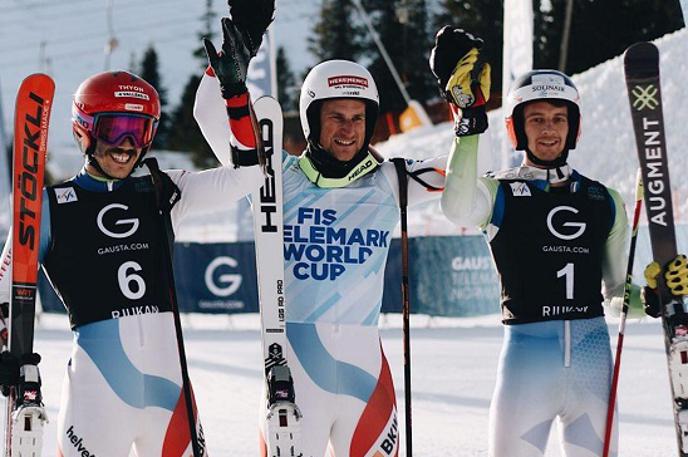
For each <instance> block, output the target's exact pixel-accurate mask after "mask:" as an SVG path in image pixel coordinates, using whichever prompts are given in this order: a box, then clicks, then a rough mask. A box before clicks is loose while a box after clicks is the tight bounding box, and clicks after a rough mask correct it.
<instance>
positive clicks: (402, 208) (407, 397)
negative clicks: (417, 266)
mask: <svg viewBox="0 0 688 457" xmlns="http://www.w3.org/2000/svg"><path fill="white" fill-rule="evenodd" d="M392 161H393V162H394V166H395V167H396V170H397V177H398V178H399V212H400V215H401V300H402V316H403V338H404V407H405V413H406V422H405V423H406V457H412V456H413V433H412V430H413V423H412V420H411V416H412V414H411V411H412V410H411V329H410V326H409V316H410V313H411V302H410V298H409V263H408V216H407V212H406V207H407V206H408V178H407V176H406V165H405V164H404V159H400V158H396V159H392Z"/></svg>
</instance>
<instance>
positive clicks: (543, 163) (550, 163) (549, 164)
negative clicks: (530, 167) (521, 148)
mask: <svg viewBox="0 0 688 457" xmlns="http://www.w3.org/2000/svg"><path fill="white" fill-rule="evenodd" d="M525 151H526V155H527V156H528V160H530V161H531V162H532V163H534V164H535V165H538V166H540V167H542V168H557V167H561V166H563V165H566V161H567V160H568V159H569V150H568V149H564V150H563V151H562V152H561V154H559V157H557V158H556V159H554V160H542V159H538V158H537V157H535V154H533V153H532V152H531V150H530V149H528V148H527V147H526V149H525Z"/></svg>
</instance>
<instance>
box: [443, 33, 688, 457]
mask: <svg viewBox="0 0 688 457" xmlns="http://www.w3.org/2000/svg"><path fill="white" fill-rule="evenodd" d="M467 43H470V44H469V46H471V47H472V50H471V52H469V53H468V55H466V54H464V53H457V52H455V49H456V48H457V47H461V46H467ZM481 46H482V40H480V39H478V38H475V37H473V36H472V35H470V34H467V33H466V32H464V31H463V30H460V29H452V28H451V27H449V26H447V27H445V28H443V29H442V30H440V31H439V32H438V34H437V37H436V44H435V47H434V48H433V51H432V55H431V67H432V69H433V72H434V73H435V75H436V76H437V78H438V82H439V84H440V87H441V89H442V90H443V91H444V92H445V93H446V95H447V99H448V101H449V103H450V107H451V109H452V112H453V113H454V114H455V118H456V123H455V133H456V139H455V143H454V145H453V148H452V151H451V153H450V158H449V162H448V166H447V181H446V189H445V192H444V193H443V196H442V208H443V210H444V213H445V215H447V217H448V218H449V219H451V220H452V221H454V222H455V223H457V224H458V225H461V226H466V227H476V226H477V227H479V228H480V229H481V230H482V231H483V233H484V234H485V236H486V238H487V240H488V242H489V245H490V249H491V251H492V256H493V259H494V262H495V266H496V268H497V271H498V273H499V276H500V281H501V291H502V292H501V307H502V322H503V323H504V324H505V338H504V346H503V349H502V353H501V357H500V361H499V367H498V377H497V383H496V387H495V391H494V395H493V398H492V403H491V407H490V422H489V424H490V426H489V441H488V442H489V447H488V455H489V456H490V457H537V456H542V455H543V454H544V452H545V448H546V445H547V439H548V436H549V433H550V428H551V426H552V423H553V422H554V420H555V419H558V421H559V435H560V443H561V446H562V450H563V452H564V455H566V456H567V457H593V456H596V457H599V456H600V455H602V448H603V439H604V432H605V425H606V418H607V402H608V396H609V386H610V382H611V367H612V356H611V351H610V345H609V335H608V331H607V326H606V323H605V321H604V309H603V303H605V304H608V305H610V306H611V308H616V309H618V308H620V305H621V304H622V300H623V298H622V296H623V291H624V281H625V266H626V262H625V260H626V246H627V237H628V227H627V218H626V212H625V208H624V205H623V201H622V199H621V197H620V195H619V194H618V192H616V191H615V190H613V189H610V188H608V187H606V186H604V185H603V184H601V183H599V182H597V181H594V180H591V179H589V178H587V177H585V176H583V175H581V174H580V173H579V172H578V171H576V170H574V169H572V168H571V167H570V166H569V165H568V163H567V158H568V154H569V151H570V150H572V149H575V147H576V144H577V141H578V137H579V136H580V129H581V116H580V97H579V93H578V90H577V89H576V86H575V84H574V83H573V81H572V80H571V79H570V78H569V77H568V76H567V75H565V74H563V73H561V72H559V71H555V70H533V71H530V72H528V73H526V74H525V75H523V76H521V77H520V78H517V79H516V80H515V81H514V82H513V83H512V85H511V89H510V92H509V94H508V95H507V97H506V98H505V99H504V104H503V108H502V109H503V110H504V113H505V118H506V126H507V132H508V134H509V139H510V140H511V144H512V146H513V147H514V149H516V150H522V151H524V152H525V154H524V158H523V163H522V165H521V166H519V167H517V168H512V169H509V170H505V171H501V172H499V173H497V174H490V175H487V176H484V177H478V176H477V152H478V140H479V137H480V134H481V133H483V132H484V131H485V130H486V129H487V116H486V114H485V102H486V101H487V99H488V98H489V96H490V68H489V64H486V63H483V62H482V61H481V59H480V52H479V50H480V48H481ZM660 270H661V269H660V268H659V266H657V265H654V266H653V267H652V268H650V269H648V271H647V272H646V275H645V276H646V277H647V278H648V284H649V288H648V287H646V288H645V290H646V295H648V296H650V295H652V293H651V291H652V289H651V288H653V287H656V281H655V282H653V281H652V278H656V276H657V275H658V274H660ZM687 271H688V270H687V269H686V262H685V258H681V257H679V258H677V260H676V262H673V263H672V264H670V265H668V266H666V268H665V269H664V273H665V274H668V275H669V277H671V278H673V279H672V281H673V283H674V284H676V285H677V288H676V289H675V293H676V294H677V295H682V294H685V293H686V292H685V290H686V285H687V284H688V281H687V280H686V274H687ZM600 284H602V289H601V290H600ZM681 285H682V287H683V289H682V291H681ZM648 302H650V304H649V305H647V309H648V313H650V314H652V312H653V311H652V303H651V300H648ZM615 417H616V415H615ZM614 429H616V427H614ZM616 441H617V436H616V432H615V433H614V434H613V438H612V445H611V449H612V454H611V455H615V454H616V448H617V446H616Z"/></svg>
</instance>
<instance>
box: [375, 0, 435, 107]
mask: <svg viewBox="0 0 688 457" xmlns="http://www.w3.org/2000/svg"><path fill="white" fill-rule="evenodd" d="M399 3H400V0H393V1H389V0H367V1H366V2H364V3H363V8H364V9H365V12H366V14H368V16H369V17H370V19H371V22H372V23H373V28H374V29H375V31H376V32H377V34H378V37H379V38H380V41H381V42H382V44H383V45H384V47H385V49H386V51H387V54H388V55H389V57H390V59H391V61H392V63H393V64H394V67H395V68H396V70H397V73H399V76H400V77H401V78H402V82H403V83H404V85H405V86H408V83H407V81H408V78H406V75H404V74H402V70H403V69H404V68H408V67H407V66H405V65H403V64H404V60H405V58H406V49H404V45H405V44H408V42H409V40H413V39H416V37H412V36H409V34H408V33H406V34H405V33H404V30H405V28H404V26H403V25H402V24H401V22H400V21H399V17H398V15H397V6H398V4H399ZM366 36H367V37H368V40H367V43H366V44H367V46H366V56H367V57H368V58H370V59H371V60H372V62H371V64H370V65H369V66H368V70H370V73H372V75H373V78H375V82H376V83H377V88H378V91H379V92H380V112H382V113H384V112H388V111H395V112H400V111H402V110H403V109H404V108H405V107H406V101H405V100H404V97H403V95H402V93H401V91H400V89H399V86H398V85H397V82H396V81H395V79H394V76H393V75H392V73H391V72H390V69H389V67H388V66H387V63H386V62H385V60H384V58H383V56H382V53H381V52H380V50H379V49H378V47H377V45H376V43H375V41H374V40H373V38H372V37H371V36H370V33H369V32H368V31H367V30H366ZM426 62H427V60H426ZM409 64H410V65H415V66H417V67H420V65H421V64H420V62H419V61H418V60H416V61H415V62H409ZM428 71H429V70H428ZM407 90H408V89H407Z"/></svg>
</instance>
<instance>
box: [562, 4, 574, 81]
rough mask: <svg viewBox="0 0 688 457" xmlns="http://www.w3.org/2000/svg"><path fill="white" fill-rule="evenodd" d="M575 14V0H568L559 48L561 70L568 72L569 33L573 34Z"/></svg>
mask: <svg viewBox="0 0 688 457" xmlns="http://www.w3.org/2000/svg"><path fill="white" fill-rule="evenodd" d="M572 16H573V0H567V1H566V17H565V19H564V30H563V32H562V36H561V48H560V49H559V71H561V72H563V73H566V60H567V59H568V53H569V35H570V34H571V18H572Z"/></svg>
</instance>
